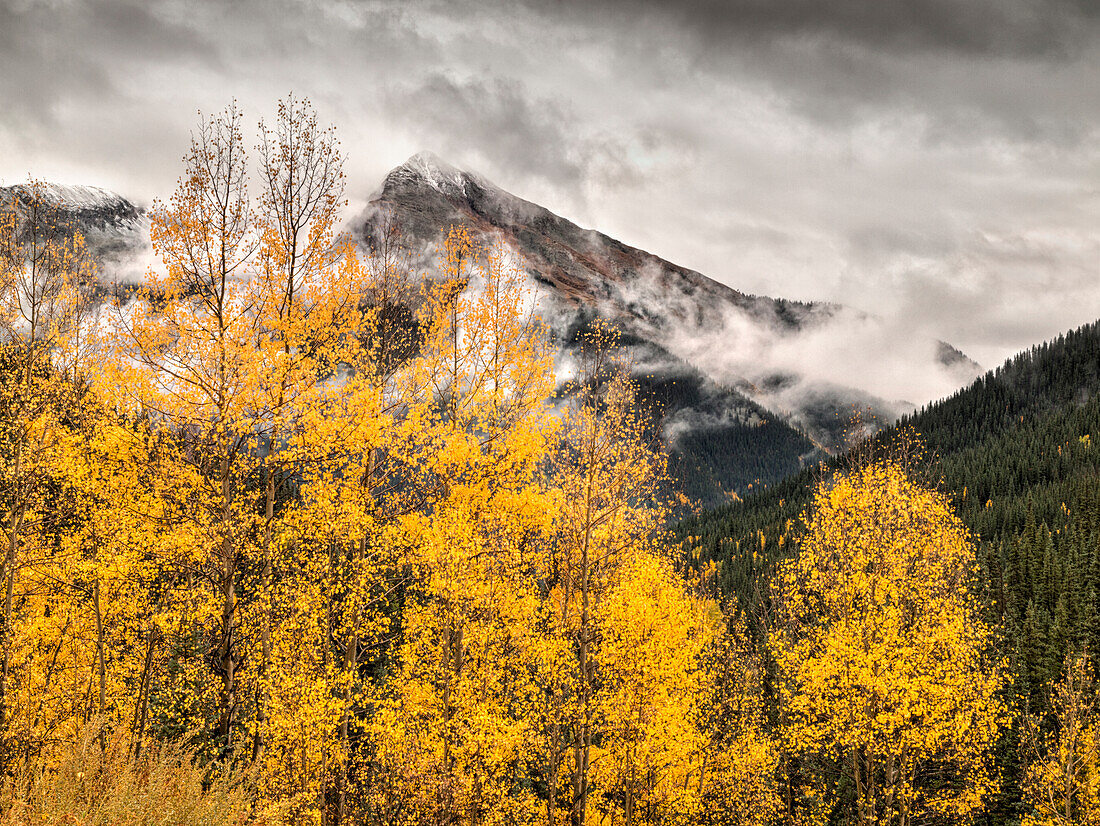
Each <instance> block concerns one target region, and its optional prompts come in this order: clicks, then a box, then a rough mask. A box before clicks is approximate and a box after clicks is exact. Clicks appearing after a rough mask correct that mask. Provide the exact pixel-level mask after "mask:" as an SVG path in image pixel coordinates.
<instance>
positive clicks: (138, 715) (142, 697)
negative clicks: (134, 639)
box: [133, 626, 157, 760]
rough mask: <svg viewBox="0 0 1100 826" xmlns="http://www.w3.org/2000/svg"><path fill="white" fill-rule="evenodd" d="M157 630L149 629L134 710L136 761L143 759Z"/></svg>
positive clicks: (154, 628)
mask: <svg viewBox="0 0 1100 826" xmlns="http://www.w3.org/2000/svg"><path fill="white" fill-rule="evenodd" d="M156 634H157V630H156V627H155V626H154V627H153V628H150V629H149V633H148V635H147V641H146V647H145V664H144V665H143V666H142V669H141V687H140V688H139V689H138V700H137V705H136V707H135V708H134V727H133V731H134V759H135V760H137V759H138V758H140V757H141V745H142V738H143V737H144V736H145V718H146V715H147V713H148V710H149V686H150V683H151V682H152V677H153V650H154V648H155V646H156V640H157V637H156Z"/></svg>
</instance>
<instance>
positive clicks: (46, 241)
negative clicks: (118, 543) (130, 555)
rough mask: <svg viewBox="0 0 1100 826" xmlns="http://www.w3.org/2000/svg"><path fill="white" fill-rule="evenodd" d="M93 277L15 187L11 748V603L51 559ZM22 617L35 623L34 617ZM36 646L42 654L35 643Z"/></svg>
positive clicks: (52, 216) (1, 725) (0, 346)
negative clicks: (47, 547) (47, 525)
mask: <svg viewBox="0 0 1100 826" xmlns="http://www.w3.org/2000/svg"><path fill="white" fill-rule="evenodd" d="M94 277H95V271H94V268H93V266H92V264H91V262H90V260H89V258H88V256H87V253H86V251H85V248H84V240H83V238H82V237H81V236H80V235H79V233H74V232H72V231H70V229H69V227H68V226H67V224H66V222H65V220H64V216H63V215H62V214H61V212H60V211H59V209H58V208H57V206H56V204H54V203H53V202H52V201H51V199H50V197H49V193H48V192H47V190H46V187H45V185H44V184H43V183H41V182H39V181H31V182H30V184H29V185H27V186H24V187H19V188H17V189H16V194H15V195H14V197H13V199H12V201H11V202H10V203H6V204H3V205H2V211H0V369H2V371H3V379H2V381H0V410H2V414H0V527H2V528H3V535H4V536H3V538H4V547H3V550H2V551H0V605H2V616H0V643H2V647H3V652H2V663H0V738H2V739H3V741H4V742H5V743H7V741H8V737H9V735H10V734H11V732H10V731H9V727H10V725H9V724H10V722H11V708H10V706H11V703H10V693H11V691H12V689H13V686H12V681H13V680H14V679H17V675H15V674H14V673H13V670H14V669H16V668H17V666H16V662H15V649H16V647H17V646H18V645H19V643H18V642H17V640H16V639H15V633H16V632H15V623H16V617H15V616H14V612H15V610H16V602H15V599H16V596H17V594H18V595H19V600H18V602H19V604H20V605H22V606H23V607H24V608H27V605H26V604H25V603H24V600H23V599H22V593H21V592H22V588H23V587H24V584H25V583H21V581H20V580H21V578H22V576H23V575H24V574H25V573H27V571H28V566H34V565H36V564H37V565H39V566H41V565H42V563H43V561H44V559H45V558H47V557H48V555H49V554H48V553H46V552H45V551H44V549H42V548H41V547H34V545H35V542H36V540H35V539H34V538H33V537H37V538H38V539H37V541H39V542H40V541H41V537H42V534H43V532H44V531H43V529H44V520H45V519H47V518H48V507H47V501H48V500H47V497H48V488H49V480H50V478H51V477H52V475H53V474H54V473H55V471H56V468H57V464H58V459H59V455H60V454H61V453H62V452H63V442H64V439H63V436H64V433H65V431H66V426H65V424H64V420H65V417H66V414H69V413H71V412H72V411H73V409H74V407H75V405H76V404H77V401H78V400H77V395H78V393H77V391H76V388H75V381H76V379H77V376H76V375H75V373H76V371H77V369H78V366H79V365H78V363H77V361H76V360H75V359H72V360H70V359H69V358H67V357H70V356H72V355H73V353H75V352H76V350H75V349H74V348H73V347H72V346H71V342H72V341H73V340H75V339H76V336H75V334H74V330H77V329H78V328H79V326H80V323H81V321H82V318H83V314H84V312H85V310H86V307H87V300H86V299H87V289H88V286H89V284H90V282H91V281H93V280H94ZM67 368H69V369H67ZM24 619H26V620H27V621H29V622H31V623H32V626H33V622H34V619H35V618H34V617H33V616H32V615H29V616H27V617H25V618H24ZM31 645H32V648H35V647H36V646H34V643H33V639H32V640H31ZM23 660H24V662H28V661H27V659H26V657H23ZM27 685H30V684H29V683H28V684H27ZM24 687H26V686H24ZM24 722H25V721H24Z"/></svg>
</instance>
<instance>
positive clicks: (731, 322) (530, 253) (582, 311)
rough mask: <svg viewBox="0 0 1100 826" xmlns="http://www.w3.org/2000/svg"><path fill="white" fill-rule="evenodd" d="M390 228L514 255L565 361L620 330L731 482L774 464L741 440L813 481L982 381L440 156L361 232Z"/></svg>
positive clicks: (821, 307)
mask: <svg viewBox="0 0 1100 826" xmlns="http://www.w3.org/2000/svg"><path fill="white" fill-rule="evenodd" d="M387 213H388V214H391V215H392V216H393V217H394V218H395V219H396V220H397V221H398V222H399V223H400V224H401V226H402V227H403V229H404V230H405V231H406V233H408V234H409V235H411V236H412V237H413V238H414V239H416V241H417V242H418V243H419V244H420V249H421V251H422V254H423V261H424V263H425V264H426V265H430V263H431V260H432V258H433V257H434V254H435V250H436V248H437V246H438V244H439V242H440V240H441V238H442V232H443V231H444V228H445V227H447V226H449V225H451V224H454V223H458V224H463V225H465V226H467V227H468V228H469V229H470V230H471V232H472V233H473V234H475V235H479V236H481V237H483V238H485V239H489V240H501V241H503V242H504V243H505V244H506V245H507V246H508V247H509V248H510V249H511V250H512V251H514V253H515V254H516V255H517V256H518V258H519V259H520V260H521V261H522V262H523V266H524V267H525V268H526V270H527V272H528V274H529V276H530V278H531V279H532V281H533V282H534V283H535V284H536V285H537V286H538V292H539V312H540V313H541V314H542V316H543V318H544V319H545V320H546V321H547V323H548V324H549V326H550V329H551V330H552V332H553V334H554V335H555V337H556V339H557V341H558V343H559V344H560V347H561V359H562V360H563V361H567V360H568V358H569V354H570V350H571V348H572V347H573V346H574V345H575V342H576V333H577V331H578V330H580V329H583V328H584V326H585V325H586V324H588V323H590V322H591V321H592V320H593V319H594V318H597V317H598V318H604V319H608V320H610V321H612V322H614V323H615V324H616V325H617V326H618V327H619V328H620V329H621V330H622V333H623V342H624V347H625V349H626V350H627V351H628V355H629V356H630V357H631V358H632V359H633V361H634V363H635V365H636V372H637V374H638V375H639V377H640V378H642V379H643V380H644V382H646V383H649V384H654V385H656V386H657V387H658V390H657V395H658V396H662V397H663V398H664V402H665V406H666V419H665V424H664V432H665V436H666V438H667V439H668V440H669V442H670V443H671V444H672V445H673V447H678V446H679V447H683V446H684V445H685V444H689V443H690V444H694V445H695V448H694V449H693V451H694V453H696V454H698V453H710V452H713V451H718V453H719V454H721V455H719V456H718V457H717V458H716V460H715V462H713V463H711V462H708V463H706V464H707V465H708V466H711V465H713V466H714V467H715V468H716V467H720V466H723V465H728V464H730V463H738V462H739V463H740V465H741V466H750V465H753V466H757V467H761V468H763V467H764V466H766V465H768V464H769V463H768V462H767V461H763V457H762V456H747V455H741V456H728V455H726V454H728V452H729V449H728V448H722V447H720V446H719V445H721V444H727V445H728V444H729V443H730V442H731V432H741V431H745V438H744V439H738V440H733V441H738V442H739V443H743V444H742V445H741V447H739V448H738V449H742V448H743V446H744V444H748V443H750V442H752V441H753V439H752V438H751V437H752V436H753V435H755V436H757V437H758V438H757V441H760V442H768V443H769V447H768V450H769V451H771V452H772V454H773V458H778V456H777V455H776V454H775V449H776V448H775V446H774V445H773V444H771V443H772V442H775V441H776V440H777V439H778V441H779V442H782V443H783V444H784V445H785V447H784V448H783V449H782V451H781V452H783V451H785V453H784V454H783V456H784V458H783V460H782V461H781V462H779V463H778V465H782V466H785V467H789V466H790V465H791V463H794V464H795V465H796V466H797V462H798V460H799V457H801V458H802V459H805V458H807V456H808V455H809V454H811V453H812V451H813V449H814V446H815V445H816V446H817V447H818V448H824V449H826V450H831V449H835V448H836V447H838V446H840V445H842V444H843V442H844V434H845V431H846V430H847V429H848V428H849V427H850V420H851V419H852V415H853V411H855V410H858V411H860V413H861V415H862V418H863V420H864V421H863V423H862V424H860V425H858V426H860V427H871V428H874V427H877V426H878V425H876V424H875V423H874V420H878V422H881V423H889V422H892V421H893V420H894V419H896V418H897V416H898V415H899V414H901V413H903V412H905V411H906V410H909V409H912V407H913V406H914V403H920V402H924V401H927V400H928V399H929V398H930V396H928V395H927V393H928V390H927V389H926V388H927V387H929V386H931V387H932V388H933V391H932V392H933V393H935V392H939V393H941V394H942V393H947V392H950V391H951V390H953V389H955V388H957V387H959V386H961V385H962V384H964V383H966V382H967V381H969V380H970V379H972V378H973V377H974V376H976V375H977V374H978V372H979V370H980V368H979V367H978V365H976V364H975V363H974V362H972V361H971V360H970V359H968V358H967V357H966V356H964V355H963V354H962V353H960V352H959V351H958V350H956V349H955V348H953V347H951V346H950V345H947V344H945V343H943V342H938V341H934V340H927V341H920V340H917V341H913V340H910V339H908V338H906V337H904V336H901V335H899V334H898V333H897V332H896V331H892V330H890V329H888V328H887V326H886V325H885V324H884V323H883V322H882V321H881V320H879V319H876V318H874V317H872V316H870V315H868V314H866V313H860V312H857V311H854V310H851V309H849V308H846V307H842V306H839V305H835V304H827V303H801V302H795V301H786V300H784V299H777V298H769V297H764V296H756V295H747V294H745V293H741V292H738V291H737V290H734V289H731V288H730V287H727V286H725V285H723V284H721V283H719V282H717V281H714V280H712V279H710V278H707V277H706V276H704V275H701V274H700V273H698V272H695V271H693V270H689V269H687V268H684V267H681V266H678V265H676V264H673V263H671V262H669V261H665V260H663V259H661V258H659V257H657V256H655V255H652V254H650V253H648V252H645V251H643V250H639V249H635V248H633V247H630V246H627V245H626V244H623V243H620V242H619V241H616V240H615V239H613V238H610V237H608V236H606V235H604V234H602V233H600V232H596V231H594V230H588V229H583V228H581V227H579V226H577V225H576V224H574V223H572V222H570V221H568V220H566V219H564V218H562V217H560V216H558V215H555V214H554V213H552V212H550V211H549V210H547V209H544V208H543V207H541V206H538V205H537V204H533V203H530V202H528V201H524V200H522V199H521V198H518V197H516V196H514V195H512V194H510V193H508V192H505V191H504V190H502V189H500V188H499V187H497V186H495V185H493V184H492V183H491V182H489V181H487V180H486V179H484V178H483V177H481V176H479V175H477V174H474V173H471V172H466V171H462V170H458V169H455V168H454V167H452V166H449V165H448V164H446V163H445V162H443V161H441V160H440V159H438V158H436V157H435V156H433V155H431V154H429V153H421V154H418V155H415V156H413V157H412V158H410V159H409V160H408V161H407V162H406V163H404V164H402V165H401V166H399V167H397V168H396V169H394V170H393V171H392V172H390V174H389V175H388V176H387V177H386V179H385V181H384V182H383V184H382V186H381V188H380V189H379V190H378V191H377V192H376V193H375V195H374V196H373V197H372V198H371V200H370V203H369V205H368V207H367V209H366V211H365V212H364V214H363V215H362V216H360V217H359V218H358V219H357V220H356V221H354V222H353V223H352V227H351V229H352V232H353V233H354V234H355V235H356V236H357V237H358V238H359V239H360V240H361V242H362V243H363V244H364V245H366V246H369V245H371V244H372V243H373V241H374V239H375V238H376V237H377V233H378V229H379V226H380V224H381V221H382V216H383V215H385V214H387ZM908 378H916V380H912V381H910V380H907V379H908ZM899 389H900V390H901V393H899V392H897V391H898V390H899ZM906 391H911V392H906ZM922 396H923V397H922ZM762 422H763V423H769V424H771V425H773V426H774V425H775V424H777V423H780V424H783V425H784V426H786V427H789V428H792V429H793V430H795V431H797V432H798V434H799V435H800V437H801V438H800V439H798V440H796V439H783V438H779V436H778V434H777V433H774V432H773V433H769V434H768V437H767V438H766V439H765V438H763V437H764V436H765V434H764V432H762V431H761V430H760V428H761V426H762V425H761V423H762ZM731 429H732V431H731ZM703 443H705V444H703ZM687 461H694V460H692V459H688V460H687ZM778 465H777V467H778ZM719 475H721V474H719ZM753 478H761V480H762V481H767V480H768V479H769V478H774V477H773V474H772V473H770V472H768V473H765V474H764V477H752V476H750V477H748V478H743V477H740V478H733V477H731V476H725V478H724V480H723V481H722V482H720V483H719V484H720V485H724V486H725V487H726V488H727V489H729V488H731V487H732V488H734V489H743V488H744V487H745V485H747V484H749V483H750V482H751V481H752V479H753Z"/></svg>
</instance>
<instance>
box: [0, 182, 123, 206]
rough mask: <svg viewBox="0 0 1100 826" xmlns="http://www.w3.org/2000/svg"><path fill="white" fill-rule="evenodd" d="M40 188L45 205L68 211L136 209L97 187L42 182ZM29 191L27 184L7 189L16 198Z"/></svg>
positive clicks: (117, 195)
mask: <svg viewBox="0 0 1100 826" xmlns="http://www.w3.org/2000/svg"><path fill="white" fill-rule="evenodd" d="M40 186H41V189H40V191H41V193H42V195H43V196H44V199H45V201H46V202H47V203H49V204H50V205H52V206H58V207H63V208H65V209H67V210H70V211H78V210H79V211H86V210H98V209H119V208H122V209H125V210H127V211H130V210H135V209H136V207H134V205H133V204H132V203H130V201H128V200H127V199H126V198H123V197H122V196H121V195H119V194H118V193H117V192H112V191H111V190H109V189H103V188H102V187H98V186H76V185H70V184H55V183H50V182H42V183H41V185H40ZM31 189H32V187H31V186H29V185H27V184H16V185H14V186H11V187H7V190H8V191H9V192H11V193H13V194H15V195H16V196H17V197H24V196H27V195H29V193H30V192H31ZM0 191H3V188H0Z"/></svg>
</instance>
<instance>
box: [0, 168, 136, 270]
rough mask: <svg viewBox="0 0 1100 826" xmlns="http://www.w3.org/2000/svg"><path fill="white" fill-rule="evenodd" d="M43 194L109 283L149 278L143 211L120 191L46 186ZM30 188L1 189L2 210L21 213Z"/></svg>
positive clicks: (43, 187)
mask: <svg viewBox="0 0 1100 826" xmlns="http://www.w3.org/2000/svg"><path fill="white" fill-rule="evenodd" d="M40 195H41V197H42V198H43V200H44V202H45V203H46V204H47V205H48V206H49V207H50V208H51V209H52V210H56V215H57V218H58V219H59V221H60V223H61V224H62V225H63V226H67V227H68V228H69V229H71V230H73V231H76V232H80V233H81V234H82V235H83V236H84V240H85V244H86V245H87V248H88V251H89V252H90V253H91V254H92V256H93V257H94V258H95V259H96V261H97V263H98V264H99V267H100V270H101V272H102V273H103V274H104V276H105V280H110V281H124V282H128V283H135V282H137V281H140V280H141V278H142V277H143V276H144V274H145V268H146V266H147V264H148V263H149V259H150V256H151V254H152V249H151V246H150V244H149V220H148V218H147V217H146V215H145V210H144V209H142V208H141V207H139V206H136V205H135V204H133V203H132V202H130V201H128V200H127V199H126V198H124V197H122V196H121V195H118V194H117V193H114V192H110V191H108V190H106V189H100V188H99V187H95V186H62V185H60V184H51V183H47V184H42V185H41V189H40ZM32 197H33V196H32V193H31V191H30V187H29V186H27V185H26V184H16V185H15V186H9V187H0V209H11V208H14V209H17V210H23V209H24V205H25V204H27V203H28V202H29V201H30V200H31V198H32Z"/></svg>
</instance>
